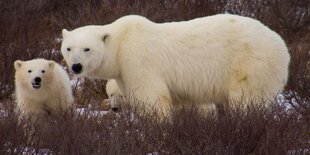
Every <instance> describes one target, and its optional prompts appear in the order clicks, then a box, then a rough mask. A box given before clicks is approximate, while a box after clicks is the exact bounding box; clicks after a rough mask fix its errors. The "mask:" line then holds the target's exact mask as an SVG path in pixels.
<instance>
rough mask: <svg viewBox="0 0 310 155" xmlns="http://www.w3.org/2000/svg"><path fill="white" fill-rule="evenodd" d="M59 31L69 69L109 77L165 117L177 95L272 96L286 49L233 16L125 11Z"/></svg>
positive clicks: (212, 98) (193, 98)
mask: <svg viewBox="0 0 310 155" xmlns="http://www.w3.org/2000/svg"><path fill="white" fill-rule="evenodd" d="M62 34H63V42H62V45H61V53H62V55H63V56H64V58H65V60H66V62H67V63H68V65H69V68H70V71H71V72H72V73H73V74H75V75H76V76H80V77H82V76H87V77H90V78H99V79H106V80H107V79H115V80H116V81H117V83H118V85H119V86H120V87H121V88H122V90H124V94H125V96H130V95H134V96H131V97H134V98H136V99H137V100H139V101H142V102H145V104H146V105H148V106H146V109H145V110H148V111H150V112H151V111H154V110H155V111H158V112H161V113H162V114H163V115H166V116H168V115H169V111H170V108H171V107H172V106H174V103H178V101H184V100H186V101H190V102H191V103H197V104H211V103H222V102H227V101H228V102H229V104H234V103H238V104H242V105H243V104H246V103H247V102H250V101H254V102H261V101H263V102H265V101H266V100H272V99H273V98H274V97H275V96H276V95H277V93H278V92H279V91H281V90H282V89H283V87H284V85H285V84H286V81H287V77H288V65H289V61H290V55H289V53H288V49H287V47H286V44H285V42H284V41H283V40H282V38H281V37H280V36H279V35H278V34H277V33H276V32H274V31H272V30H271V29H269V28H268V27H266V26H265V25H263V24H262V23H261V22H259V21H257V20H255V19H252V18H248V17H242V16H238V15H230V14H219V15H213V16H208V17H202V18H196V19H193V20H189V21H181V22H170V23H154V22H152V21H150V20H148V19H146V18H145V17H141V16H137V15H129V16H125V17H121V18H120V19H118V20H116V21H115V22H113V23H111V24H108V25H103V26H98V25H97V26H96V25H91V26H83V27H80V28H77V29H75V30H72V31H67V30H66V29H64V30H63V31H62ZM180 103H182V102H180ZM266 103H267V102H266Z"/></svg>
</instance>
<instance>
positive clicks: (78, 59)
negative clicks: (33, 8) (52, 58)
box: [61, 26, 115, 79]
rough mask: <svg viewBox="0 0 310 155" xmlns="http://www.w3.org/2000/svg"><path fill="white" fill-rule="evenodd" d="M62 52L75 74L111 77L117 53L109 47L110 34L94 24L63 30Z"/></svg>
mask: <svg viewBox="0 0 310 155" xmlns="http://www.w3.org/2000/svg"><path fill="white" fill-rule="evenodd" d="M62 35H63V41H62V44H61V53H62V55H63V57H64V59H65V60H66V62H67V64H68V67H69V70H70V72H71V73H73V74H74V75H75V76H78V77H82V76H88V77H92V78H103V79H107V78H109V76H111V75H110V71H111V70H113V69H111V67H112V66H113V64H114V63H115V62H114V60H115V59H114V58H115V54H114V56H113V53H112V52H111V50H110V48H109V44H110V41H111V40H110V37H111V36H110V35H109V34H107V33H104V32H101V31H98V29H96V28H94V27H92V26H85V27H81V28H78V29H75V30H72V31H67V30H66V29H63V30H62Z"/></svg>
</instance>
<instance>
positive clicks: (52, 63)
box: [48, 61, 55, 69]
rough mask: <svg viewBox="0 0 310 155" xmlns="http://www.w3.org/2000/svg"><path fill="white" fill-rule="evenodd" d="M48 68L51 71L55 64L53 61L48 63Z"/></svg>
mask: <svg viewBox="0 0 310 155" xmlns="http://www.w3.org/2000/svg"><path fill="white" fill-rule="evenodd" d="M48 66H49V67H50V68H52V69H53V68H54V67H55V62H54V61H48Z"/></svg>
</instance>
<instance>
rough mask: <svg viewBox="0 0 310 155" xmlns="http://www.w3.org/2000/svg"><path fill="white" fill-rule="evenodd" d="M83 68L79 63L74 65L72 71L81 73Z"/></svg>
mask: <svg viewBox="0 0 310 155" xmlns="http://www.w3.org/2000/svg"><path fill="white" fill-rule="evenodd" d="M82 68H83V66H82V65H81V64H80V63H78V64H73V65H72V67H71V69H72V70H73V71H74V72H75V73H81V71H82Z"/></svg>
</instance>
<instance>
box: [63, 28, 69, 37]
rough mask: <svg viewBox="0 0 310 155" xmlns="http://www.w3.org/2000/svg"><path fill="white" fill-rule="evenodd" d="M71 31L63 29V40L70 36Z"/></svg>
mask: <svg viewBox="0 0 310 155" xmlns="http://www.w3.org/2000/svg"><path fill="white" fill-rule="evenodd" d="M69 33H70V31H68V30H67V29H62V38H66V37H67V36H68V35H69Z"/></svg>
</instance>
